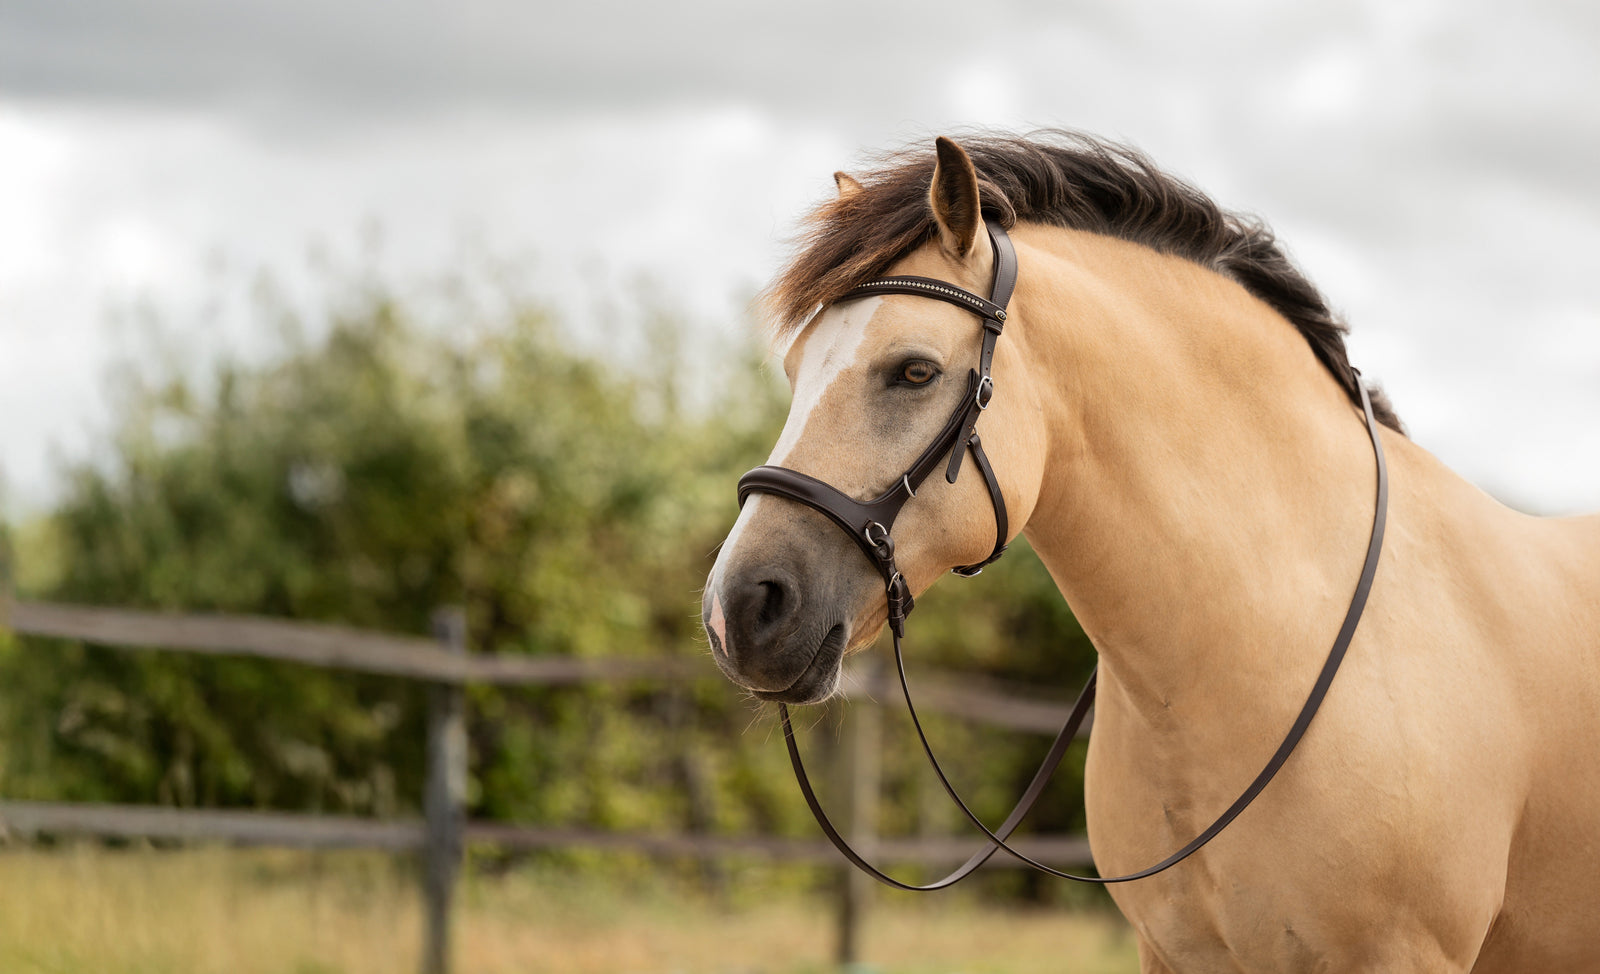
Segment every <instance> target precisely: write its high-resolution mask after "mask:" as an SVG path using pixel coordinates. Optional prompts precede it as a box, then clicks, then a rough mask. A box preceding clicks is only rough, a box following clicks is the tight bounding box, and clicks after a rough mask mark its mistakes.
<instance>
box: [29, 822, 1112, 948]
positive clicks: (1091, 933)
mask: <svg viewBox="0 0 1600 974" xmlns="http://www.w3.org/2000/svg"><path fill="white" fill-rule="evenodd" d="M739 885H741V886H743V885H744V884H739ZM789 885H790V886H791V887H792V886H793V884H792V883H791V884H789ZM780 888H782V887H780ZM463 893H464V895H463V898H462V900H463V901H462V904H461V910H460V914H459V922H458V925H457V927H456V938H457V943H456V953H455V957H456V961H457V966H456V969H457V970H458V971H459V972H462V974H501V972H505V974H510V972H518V974H522V972H529V971H541V972H551V974H591V972H592V974H601V972H604V974H618V972H624V974H626V972H636V974H658V972H659V974H668V972H671V974H811V972H816V974H821V972H825V971H830V970H832V969H833V966H832V964H831V963H830V962H829V958H830V957H831V955H832V950H833V927H832V923H831V912H830V911H831V910H832V904H831V902H830V901H828V900H826V899H824V898H820V897H815V896H809V895H806V894H805V893H803V892H801V891H798V890H792V889H791V890H790V891H787V892H778V893H771V894H767V895H763V896H761V897H748V896H743V895H741V896H740V897H739V899H742V900H748V899H759V900H760V901H759V902H740V903H738V904H737V905H732V904H730V903H728V902H717V901H715V900H714V899H712V898H709V897H707V896H706V895H704V894H700V893H692V892H686V891H685V889H684V888H683V887H682V884H677V885H673V884H669V883H667V882H665V881H663V880H660V879H659V878H658V877H656V876H655V874H654V873H652V872H650V871H644V872H642V873H641V877H640V880H639V881H638V882H622V881H619V880H618V879H617V878H616V877H615V876H614V875H613V876H612V877H611V878H607V879H587V880H585V879H574V878H573V874H572V873H571V871H561V872H555V871H552V870H550V869H548V868H545V869H542V870H541V869H535V868H532V867H521V868H517V869H511V870H497V871H492V872H491V871H487V870H479V871H477V872H475V873H473V874H471V875H469V876H468V877H467V879H466V880H465V882H464V884H463ZM723 899H724V900H727V899H730V897H724V898H723ZM419 913H420V910H419V899H418V896H417V893H416V888H415V881H414V878H413V876H412V874H411V870H409V869H407V868H405V867H404V866H403V864H400V863H397V862H396V861H395V860H394V859H392V858H389V857H385V856H381V855H376V854H364V853H321V854H310V853H296V852H278V851H236V850H226V849H199V850H186V851H155V850H149V849H142V850H122V851H117V850H105V849H102V848H99V847H95V846H91V845H81V846H74V847H68V848H64V849H56V850H38V849H28V848H18V847H11V848H0V971H5V972H7V974H11V972H29V974H31V972H41V974H42V972H49V974H79V972H83V974H89V972H93V974H166V972H182V974H188V972H199V974H213V972H215V974H379V972H382V974H394V972H410V971H414V970H416V967H417V953H418V944H419V941H420V936H421V935H420V932H419V922H420V919H419ZM864 953H865V958H866V962H865V963H864V964H863V965H862V967H861V968H860V970H862V971H867V972H881V974H955V972H971V974H979V972H984V974H1044V972H1057V971H1063V970H1070V971H1073V972H1081V974H1117V972H1132V971H1134V970H1136V969H1137V965H1136V963H1135V961H1134V952H1133V947H1132V944H1131V940H1130V938H1129V937H1128V935H1127V933H1126V929H1125V927H1123V926H1122V925H1121V922H1120V920H1118V919H1117V918H1116V917H1114V916H1112V915H1108V914H1105V913H1102V912H1098V911H1096V912H1087V913H1084V912H1078V913H1074V912H1070V911H1065V910H1060V909H1052V910H1036V911H1023V912H1017V911H1015V910H1001V909H996V908H991V907H984V906H981V905H979V904H977V903H976V902H975V901H974V900H973V899H972V898H970V897H961V896H957V895H954V894H939V895H935V896H933V897H925V898H924V900H923V901H919V902H915V903H913V902H912V901H909V900H898V899H897V900H891V901H885V900H883V899H880V900H879V901H878V902H877V903H875V904H874V907H873V910H872V913H871V916H870V920H869V922H868V925H867V933H866V938H865V949H864Z"/></svg>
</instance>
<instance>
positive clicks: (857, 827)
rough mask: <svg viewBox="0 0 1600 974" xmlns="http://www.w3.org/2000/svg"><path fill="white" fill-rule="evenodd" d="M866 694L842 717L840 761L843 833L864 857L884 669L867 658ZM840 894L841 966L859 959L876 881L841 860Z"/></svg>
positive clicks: (878, 772)
mask: <svg viewBox="0 0 1600 974" xmlns="http://www.w3.org/2000/svg"><path fill="white" fill-rule="evenodd" d="M861 676H862V679H863V681H864V682H865V683H866V685H867V687H868V688H869V690H870V695H869V696H867V697H866V698H864V699H862V700H860V701H858V702H856V703H855V705H854V706H852V707H851V708H850V714H849V716H848V717H847V719H846V720H845V740H844V748H843V750H844V755H843V758H844V760H843V761H842V762H841V764H842V765H843V770H844V774H845V776H846V777H845V787H844V797H845V802H844V804H845V816H846V818H845V822H846V837H847V838H848V839H849V840H850V844H851V845H852V846H854V847H855V848H856V851H858V852H860V853H861V854H862V855H863V856H865V857H867V859H868V860H869V861H871V860H872V859H874V858H876V857H875V856H874V851H875V847H876V846H877V843H878V791H879V784H880V779H881V777H882V772H883V714H882V711H881V709H880V708H879V706H878V704H877V703H876V702H875V699H876V698H877V697H878V695H879V694H880V693H881V690H882V685H883V667H882V665H881V663H880V661H879V660H877V659H875V658H874V659H872V660H869V661H867V662H866V665H864V666H863V667H862V673H861ZM843 870H844V876H843V880H842V883H841V888H840V895H839V941H838V952H837V959H838V961H839V965H840V966H841V967H844V968H850V967H853V966H854V965H856V964H859V963H860V961H861V935H862V930H863V928H864V927H865V925H866V913H867V906H868V902H869V900H870V898H871V896H872V891H873V886H874V885H876V883H877V881H876V880H874V879H873V878H872V877H871V876H868V875H867V874H866V873H864V872H862V871H861V870H859V869H857V868H855V867H854V866H852V865H850V864H848V863H846V864H845V865H844V866H843Z"/></svg>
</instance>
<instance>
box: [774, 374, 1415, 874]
mask: <svg viewBox="0 0 1600 974" xmlns="http://www.w3.org/2000/svg"><path fill="white" fill-rule="evenodd" d="M1352 371H1355V370H1352ZM1360 375H1361V374H1360V372H1356V386H1357V388H1358V389H1359V390H1360V392H1361V409H1362V412H1363V413H1364V415H1365V418H1366V423H1367V435H1368V436H1369V437H1370V438H1371V440H1372V453H1373V457H1374V459H1375V460H1376V465H1377V497H1376V501H1375V504H1374V511H1373V516H1372V534H1371V537H1370V538H1369V539H1368V541H1367V557H1366V560H1365V561H1364V562H1363V563H1362V566H1361V576H1360V578H1359V579H1358V580H1357V581H1356V589H1355V593H1354V594H1353V595H1352V596H1351V598H1350V606H1349V608H1348V609H1347V610H1346V611H1345V616H1344V622H1343V624H1342V625H1340V627H1339V632H1338V634H1337V635H1336V636H1335V637H1334V641H1333V647H1332V648H1331V649H1330V650H1329V651H1328V657H1327V659H1326V661H1324V662H1323V664H1322V670H1321V672H1319V673H1318V674H1317V679H1316V682H1315V683H1314V684H1313V685H1312V687H1311V692H1310V694H1309V695H1308V696H1307V697H1306V702H1305V704H1304V705H1303V706H1301V708H1300V714H1299V716H1297V717H1296V718H1295V721H1294V724H1293V725H1291V726H1290V728H1289V732H1288V733H1287V734H1286V735H1284V738H1283V741H1282V743H1280V744H1279V745H1278V749H1277V751H1275V752H1274V753H1273V755H1272V757H1271V758H1270V759H1269V760H1268V761H1267V764H1266V767H1264V768H1262V769H1261V772H1260V773H1259V774H1257V775H1256V777H1255V780H1254V781H1252V782H1250V784H1249V786H1248V787H1246V788H1245V790H1244V792H1243V793H1242V794H1240V796H1239V797H1238V798H1237V799H1235V800H1234V802H1233V804H1232V805H1229V806H1228V808H1227V809H1226V810H1225V811H1224V812H1223V813H1222V814H1221V815H1219V816H1218V817H1217V819H1216V821H1214V822H1212V823H1211V825H1210V826H1208V827H1207V828H1206V829H1205V831H1203V832H1201V833H1200V834H1199V835H1197V836H1195V837H1194V839H1192V840H1190V842H1189V843H1188V844H1187V845H1185V846H1184V847H1183V848H1181V849H1179V850H1178V851H1177V852H1174V853H1173V854H1172V855H1170V856H1167V857H1166V858H1165V859H1163V860H1161V861H1160V862H1158V863H1156V864H1154V865H1152V866H1148V867H1146V868H1144V869H1141V870H1139V871H1137V872H1132V873H1127V874H1125V875H1122V876H1080V875H1077V874H1074V873H1068V872H1062V871H1061V870H1058V869H1055V868H1053V867H1051V866H1047V865H1045V864H1044V863H1041V862H1039V861H1038V860H1036V859H1033V858H1030V857H1029V856H1027V855H1024V854H1023V853H1021V852H1018V851H1017V850H1016V849H1013V848H1012V847H1011V846H1009V845H1007V844H1006V839H1007V838H1009V837H1010V835H1011V833H1012V832H1013V831H1014V830H1015V829H1016V827H1017V824H1018V823H1019V822H1021V821H1022V819H1023V818H1024V817H1025V816H1026V815H1027V814H1028V812H1029V811H1030V810H1031V809H1032V808H1033V805H1034V803H1035V802H1036V801H1038V798H1039V795H1040V794H1042V793H1043V791H1044V785H1045V783H1046V782H1047V781H1048V780H1049V778H1050V775H1051V774H1052V773H1054V771H1055V769H1056V767H1057V766H1058V765H1060V763H1061V758H1062V755H1063V754H1065V753H1066V748H1067V745H1068V744H1069V743H1071V741H1072V739H1073V737H1074V736H1076V735H1077V732H1078V728H1079V727H1081V726H1082V724H1083V721H1084V718H1085V717H1086V716H1087V715H1088V712H1089V708H1090V707H1091V706H1092V705H1093V703H1094V691H1095V674H1094V673H1091V674H1090V675H1089V681H1088V683H1086V684H1085V685H1084V688H1083V690H1082V691H1081V692H1080V693H1079V694H1078V700H1077V702H1076V703H1075V704H1074V705H1073V707H1072V713H1071V714H1070V715H1069V716H1068V717H1067V721H1066V724H1065V725H1063V726H1062V728H1061V733H1059V734H1057V735H1056V740H1055V743H1054V744H1052V745H1051V747H1050V751H1049V753H1048V754H1046V755H1045V759H1044V761H1043V762H1042V763H1041V764H1040V765H1039V770H1038V771H1037V772H1035V773H1034V776H1033V780H1032V781H1031V782H1030V783H1029V785H1028V788H1027V790H1026V791H1024V792H1023V794H1022V797H1021V798H1020V799H1018V801H1017V804H1016V806H1015V807H1014V808H1012V810H1011V814H1009V815H1007V816H1006V819H1005V822H1003V823H1002V824H1001V826H1000V828H998V829H995V830H993V831H991V830H990V829H989V827H988V826H986V825H984V824H983V822H982V821H981V820H980V819H979V818H978V816H977V815H976V814H974V813H973V811H972V809H971V808H970V807H968V805H967V803H966V802H965V801H963V800H962V798H961V796H960V795H959V794H958V793H957V792H956V790H955V786H953V785H952V784H951V783H950V779H949V778H948V777H947V776H946V775H945V773H944V769H943V768H942V767H940V765H939V761H938V759H937V758H935V757H934V755H933V749H932V747H931V746H930V745H929V743H928V737H927V735H926V734H925V733H924V732H923V729H922V720H921V719H920V718H919V717H918V716H917V708H916V705H915V704H913V703H912V701H911V688H910V686H909V684H908V683H907V682H906V667H905V657H904V655H903V654H902V652H901V649H900V638H901V637H900V634H899V633H896V634H895V637H894V659H895V665H896V667H897V669H898V671H899V676H900V689H901V691H902V692H903V693H904V695H905V700H906V708H907V709H908V710H909V711H910V713H911V722H912V724H913V726H914V727H915V728H916V731H917V739H918V740H919V741H921V742H922V749H923V753H925V754H926V755H927V758H928V761H929V763H930V764H932V765H933V770H934V773H935V774H936V775H938V778H939V783H940V784H941V785H943V786H944V790H945V793H946V794H948V795H949V796H950V798H951V800H952V801H954V802H955V803H956V806H957V807H959V808H960V809H961V811H962V813H963V814H964V815H966V817H967V819H968V820H969V821H971V822H972V824H973V825H975V826H977V828H978V829H979V830H980V831H981V832H983V834H984V835H986V836H987V837H988V838H989V844H988V845H986V846H985V847H983V848H982V849H980V850H978V851H977V852H974V853H973V854H972V856H971V858H969V859H968V860H967V861H966V862H965V863H963V864H962V865H961V866H960V867H958V868H957V869H956V870H955V871H954V872H951V873H950V874H949V875H947V876H945V877H944V878H943V879H940V880H937V881H936V882H934V883H931V884H929V885H926V886H913V885H910V884H907V883H903V882H901V881H900V880H897V879H895V878H893V877H892V876H889V875H887V874H885V873H884V872H882V871H880V870H879V869H877V868H876V867H874V866H872V865H871V864H870V863H868V862H867V861H866V860H865V859H863V858H862V857H861V856H860V855H859V854H858V853H856V851H855V850H854V849H852V848H850V846H849V843H847V842H846V841H845V840H844V838H843V836H841V835H840V834H839V831H838V829H836V828H834V826H833V823H832V822H830V821H829V820H828V816H827V813H826V812H824V811H823V810H822V805H821V803H819V802H818V801H817V798H816V793H815V792H814V791H813V790H812V788H811V783H810V782H809V781H808V780H807V779H806V772H805V766H804V765H803V764H802V763H801V760H800V750H799V748H798V746H797V745H796V744H795V739H794V729H793V727H792V726H791V724H790V721H789V709H788V707H786V706H785V705H783V704H781V703H780V704H779V705H778V712H779V714H780V716H781V717H782V719H783V735H784V742H785V744H786V745H787V746H788V750H789V761H790V764H791V765H792V766H793V767H794V773H795V777H796V779H798V781H799V782H800V791H801V793H802V794H803V795H804V796H805V799H806V804H807V805H809V806H810V808H811V814H812V816H813V817H815V818H816V820H817V824H818V825H820V826H821V827H822V831H823V833H824V834H825V835H827V837H828V839H829V840H830V841H831V842H832V843H833V844H834V846H835V847H836V848H837V849H838V850H839V851H840V852H842V853H843V854H844V856H845V858H847V859H849V860H850V861H851V862H852V863H854V864H855V865H857V866H858V867H860V868H861V869H862V870H864V871H865V872H866V873H867V874H868V875H870V876H872V877H873V878H875V879H877V880H879V881H880V882H883V883H885V884H887V885H889V886H893V887H895V888H896V889H903V890H912V891H931V890H936V889H944V888H945V887H947V886H951V885H954V884H955V883H958V882H960V881H961V880H962V879H965V878H966V877H967V876H969V875H971V874H972V872H973V871H975V870H976V869H977V868H978V867H979V866H980V865H982V864H983V863H984V862H986V861H987V860H988V859H989V858H990V857H991V856H993V855H994V853H995V852H997V851H999V850H1002V849H1003V850H1005V852H1006V853H1007V854H1009V855H1011V856H1012V857H1014V858H1016V859H1017V860H1019V861H1021V862H1023V863H1025V864H1027V865H1029V866H1031V867H1033V868H1034V869H1037V870H1039V871H1040V872H1044V873H1048V874H1050V875H1052V876H1059V877H1060V878H1062V879H1070V880H1074V881H1076V882H1080V883H1094V884H1098V885H1109V884H1111V883H1128V882H1132V881H1134V880H1137V879H1144V878H1146V877H1149V876H1154V875H1155V874H1156V873H1159V872H1162V871H1164V870H1167V869H1170V868H1172V867H1173V866H1176V865H1177V864H1178V863H1180V862H1182V861H1183V860H1185V859H1187V858H1189V857H1190V856H1191V855H1193V854H1194V853H1196V852H1198V851H1199V850H1200V848H1201V847H1202V846H1204V845H1205V844H1206V843H1208V842H1210V841H1211V840H1212V839H1214V838H1216V837H1217V835H1218V834H1219V833H1221V832H1222V830H1223V829H1225V828H1227V827H1228V825H1229V824H1230V823H1232V822H1233V820H1234V819H1236V818H1238V817H1239V814H1240V813H1241V812H1243V811H1244V810H1245V809H1246V808H1248V807H1249V806H1250V803H1251V802H1253V801H1255V799H1256V796H1257V795H1259V794H1261V792H1262V790H1263V789H1265V788H1266V787H1267V784H1268V783H1269V782H1271V781H1272V779H1273V777H1274V776H1276V775H1277V773H1278V770H1279V769H1280V768H1282V767H1283V765H1284V763H1285V762H1287V761H1288V760H1289V755H1291V754H1293V753H1294V749H1295V747H1296V746H1297V745H1298V744H1299V743H1300V739H1301V738H1303V737H1304V736H1305V733H1306V730H1307V729H1309V728H1310V726H1311V721H1312V719H1313V718H1314V717H1316V715H1317V710H1318V709H1319V708H1320V707H1321V706H1322V701H1323V699H1324V698H1326V697H1327V695H1328V690H1329V688H1330V687H1332V686H1333V679H1334V676H1335V675H1336V674H1337V673H1338V672H1339V664H1340V663H1342V662H1343V661H1344V657H1345V653H1346V652H1347V651H1348V650H1349V648H1350V642H1351V640H1352V639H1354V638H1355V633H1356V628H1357V626H1358V625H1359V624H1360V622H1361V615H1362V612H1363V611H1364V610H1365V609H1366V605H1367V597H1368V596H1369V595H1370V594H1371V592H1372V582H1373V579H1374V578H1375V577H1376V576H1377V572H1378V561H1379V558H1380V556H1381V555H1382V553H1383V536H1384V530H1385V527H1386V525H1387V523H1388V511H1389V470H1388V464H1387V463H1386V462H1385V459H1384V454H1383V442H1382V440H1381V438H1380V436H1379V433H1378V422H1377V419H1376V418H1374V416H1373V413H1372V400H1371V399H1370V398H1369V397H1368V395H1367V389H1366V385H1365V384H1364V383H1362V382H1361V378H1360Z"/></svg>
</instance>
